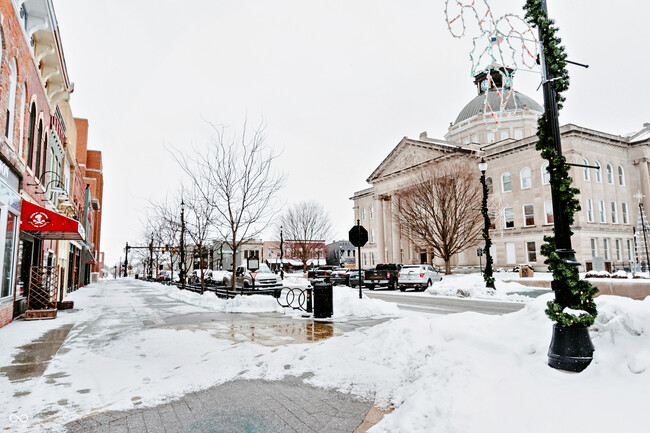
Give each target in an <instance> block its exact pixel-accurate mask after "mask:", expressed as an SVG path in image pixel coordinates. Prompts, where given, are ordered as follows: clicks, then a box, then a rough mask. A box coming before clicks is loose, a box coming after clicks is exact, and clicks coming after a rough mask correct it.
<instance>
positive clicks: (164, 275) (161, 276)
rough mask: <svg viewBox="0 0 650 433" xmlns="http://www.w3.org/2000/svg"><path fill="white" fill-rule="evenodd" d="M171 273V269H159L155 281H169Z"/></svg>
mask: <svg viewBox="0 0 650 433" xmlns="http://www.w3.org/2000/svg"><path fill="white" fill-rule="evenodd" d="M171 279H172V273H171V271H160V272H159V273H158V276H157V277H156V281H161V282H162V281H171Z"/></svg>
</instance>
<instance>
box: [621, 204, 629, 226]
mask: <svg viewBox="0 0 650 433" xmlns="http://www.w3.org/2000/svg"><path fill="white" fill-rule="evenodd" d="M621 211H622V213H623V224H629V223H630V214H629V213H628V210H627V203H625V202H623V203H621Z"/></svg>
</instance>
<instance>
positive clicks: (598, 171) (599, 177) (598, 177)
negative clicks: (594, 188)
mask: <svg viewBox="0 0 650 433" xmlns="http://www.w3.org/2000/svg"><path fill="white" fill-rule="evenodd" d="M594 165H595V166H596V167H598V168H596V169H595V172H596V182H598V183H602V182H603V174H602V170H601V166H600V162H598V161H594Z"/></svg>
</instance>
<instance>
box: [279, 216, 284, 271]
mask: <svg viewBox="0 0 650 433" xmlns="http://www.w3.org/2000/svg"><path fill="white" fill-rule="evenodd" d="M280 279H282V280H284V237H283V235H282V226H280Z"/></svg>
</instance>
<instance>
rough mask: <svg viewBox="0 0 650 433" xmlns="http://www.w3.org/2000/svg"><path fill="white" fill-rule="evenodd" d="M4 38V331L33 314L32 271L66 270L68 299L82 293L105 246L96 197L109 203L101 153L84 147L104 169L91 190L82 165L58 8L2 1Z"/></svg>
mask: <svg viewBox="0 0 650 433" xmlns="http://www.w3.org/2000/svg"><path fill="white" fill-rule="evenodd" d="M0 39H1V41H0V42H1V43H0V129H2V131H3V132H2V134H1V135H2V137H1V138H0V141H1V143H0V327H1V326H4V325H6V324H7V323H9V322H10V321H11V320H12V319H13V318H15V317H17V316H19V315H21V314H22V313H24V312H25V310H26V308H27V300H28V298H29V291H30V278H31V274H30V272H31V271H32V269H34V268H42V267H44V266H49V267H53V268H52V269H57V268H58V269H60V271H61V273H60V274H58V275H59V276H60V278H58V280H57V281H55V283H56V285H57V286H58V287H57V288H60V289H61V293H62V295H61V296H65V294H66V293H67V291H69V290H72V289H73V288H75V287H78V285H79V284H78V282H79V279H80V271H81V269H80V263H81V261H82V260H84V258H83V257H82V254H81V252H82V251H83V250H84V249H87V250H90V249H92V248H93V247H90V246H89V245H90V244H89V243H88V240H87V237H88V234H90V236H91V238H94V239H96V240H97V242H96V246H97V249H98V248H99V237H100V232H99V231H98V230H96V228H95V227H94V225H93V224H95V223H96V221H97V220H100V219H101V217H97V216H96V215H95V214H94V212H95V211H93V212H91V208H92V205H93V201H92V197H90V195H91V192H90V190H93V191H94V194H95V196H96V197H98V203H100V202H101V189H102V188H103V181H102V178H101V154H99V152H95V153H93V152H94V151H86V147H84V152H86V153H90V154H91V156H90V158H88V156H87V155H86V154H84V158H85V159H90V160H92V164H93V165H92V169H93V170H98V171H99V176H97V175H96V174H95V172H93V175H92V176H90V179H89V182H90V183H93V185H92V186H87V184H86V182H85V180H84V177H85V173H83V172H82V169H81V166H80V165H79V164H78V162H77V156H78V155H77V153H76V140H77V137H76V129H75V127H74V123H75V122H74V120H72V119H73V117H72V114H71V111H70V107H69V104H68V103H67V101H68V100H69V98H70V94H71V93H72V91H73V85H72V83H71V81H70V79H69V77H68V72H67V67H66V63H65V56H64V54H63V47H62V43H61V37H60V33H59V28H58V23H57V20H56V16H55V14H54V7H53V4H52V1H51V0H0ZM79 220H82V221H84V222H85V221H88V223H87V224H86V225H85V226H82V225H81V224H80V223H79V222H78V221H79ZM63 227H65V228H63ZM89 255H91V256H92V255H93V254H89ZM94 256H95V257H97V256H98V254H94ZM57 272H58V270H57Z"/></svg>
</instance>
